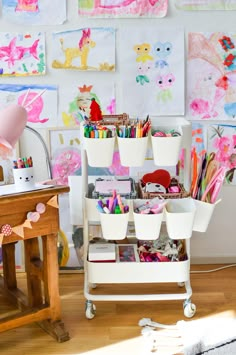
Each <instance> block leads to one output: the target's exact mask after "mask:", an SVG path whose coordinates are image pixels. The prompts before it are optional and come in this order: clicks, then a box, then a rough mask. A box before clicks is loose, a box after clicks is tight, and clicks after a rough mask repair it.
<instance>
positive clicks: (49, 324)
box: [39, 234, 70, 342]
mask: <svg viewBox="0 0 236 355" xmlns="http://www.w3.org/2000/svg"><path fill="white" fill-rule="evenodd" d="M42 242H43V270H44V271H43V282H44V292H45V302H46V303H48V304H49V307H50V313H51V318H50V319H48V320H43V321H41V322H39V325H40V326H41V327H42V328H43V329H44V330H45V331H46V332H48V333H49V334H50V335H51V336H53V337H54V338H56V340H57V341H58V342H64V341H67V340H69V339H70V336H69V333H68V332H67V331H66V330H65V328H64V323H63V322H62V321H61V300H60V295H59V277H58V271H59V268H58V254H57V235H55V234H50V235H45V236H43V237H42Z"/></svg>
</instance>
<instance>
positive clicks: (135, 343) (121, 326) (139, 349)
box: [0, 265, 236, 355]
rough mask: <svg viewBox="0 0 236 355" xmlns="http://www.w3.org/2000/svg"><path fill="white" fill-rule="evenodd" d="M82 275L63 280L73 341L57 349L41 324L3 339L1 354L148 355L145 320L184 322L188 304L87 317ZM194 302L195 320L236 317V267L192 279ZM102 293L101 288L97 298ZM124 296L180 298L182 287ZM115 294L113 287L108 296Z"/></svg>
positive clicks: (103, 305)
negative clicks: (171, 294) (176, 294)
mask: <svg viewBox="0 0 236 355" xmlns="http://www.w3.org/2000/svg"><path fill="white" fill-rule="evenodd" d="M218 266H220V265H203V266H200V265H194V266H192V270H209V269H213V268H215V267H218ZM83 277H84V276H83V274H61V275H60V295H61V301H62V314H63V321H64V323H65V326H66V329H67V330H68V331H69V333H70V336H71V339H70V340H69V341H67V342H65V343H57V342H56V341H55V340H54V339H53V338H51V337H50V336H49V335H48V334H46V333H45V332H44V331H43V330H42V329H41V328H40V327H39V326H38V325H37V324H31V325H28V326H24V327H20V328H17V329H13V330H10V331H7V332H4V333H1V336H0V353H1V354H4V355H8V354H9V355H10V354H16V355H23V354H24V355H37V354H38V355H39V354H40V355H42V354H46V355H50V354H56V355H60V354H71V355H72V354H73V355H76V354H86V355H116V354H117V355H118V354H119V355H121V354H122V355H143V354H144V351H143V344H144V339H143V336H141V328H140V327H139V325H138V322H139V320H140V319H141V318H144V317H145V318H152V320H153V321H156V322H160V323H165V324H174V323H176V322H177V321H179V320H182V319H185V320H186V321H191V320H189V319H187V318H185V317H184V315H183V308H182V305H183V301H182V300H181V301H178V300H177V301H176V300H174V301H149V302H144V301H142V302H104V301H99V302H96V308H97V312H96V316H95V318H94V319H93V320H88V319H86V317H85V299H84V296H83ZM18 283H19V285H22V286H23V287H24V284H25V278H24V275H23V274H18ZM191 285H192V289H193V296H192V302H193V303H195V304H196V306H197V312H196V315H195V316H194V318H193V319H198V318H204V317H212V316H216V315H217V316H221V315H224V316H225V315H227V316H229V317H235V316H236V267H232V268H228V269H225V270H221V271H217V272H213V273H202V274H200V273H199V274H191ZM99 289H100V286H98V287H97V290H96V292H98V290H99ZM119 290H120V292H121V293H125V292H126V293H128V294H130V293H135V292H137V293H141V294H144V293H145V292H149V293H150V292H151V293H169V292H178V286H177V285H175V284H168V285H163V284H162V285H144V284H142V285H139V286H138V285H119ZM113 291H114V286H111V285H109V287H108V292H109V293H111V292H113ZM0 301H1V305H0V312H1V314H2V313H3V312H6V311H9V310H11V306H10V305H9V304H8V302H7V300H4V299H3V296H1V295H0ZM170 344H171V343H170V341H169V340H168V341H167V343H165V342H164V343H163V344H162V345H161V347H160V348H159V350H158V351H157V352H156V353H155V354H157V355H158V354H169V355H171V354H173V353H174V352H173V350H172V348H171V346H170Z"/></svg>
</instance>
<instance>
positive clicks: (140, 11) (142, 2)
mask: <svg viewBox="0 0 236 355" xmlns="http://www.w3.org/2000/svg"><path fill="white" fill-rule="evenodd" d="M78 6H79V11H78V12H79V16H86V17H87V16H91V17H164V16H166V13H167V8H168V0H116V1H114V0H98V1H94V0H78Z"/></svg>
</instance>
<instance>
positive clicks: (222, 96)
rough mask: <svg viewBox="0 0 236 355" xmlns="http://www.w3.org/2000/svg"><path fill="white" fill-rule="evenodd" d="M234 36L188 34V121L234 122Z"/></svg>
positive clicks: (235, 55) (235, 77)
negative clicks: (189, 119) (189, 118)
mask: <svg viewBox="0 0 236 355" xmlns="http://www.w3.org/2000/svg"><path fill="white" fill-rule="evenodd" d="M235 45H236V34H232V33H228V34H226V33H221V32H216V33H208V34H207V33H205V34H204V33H190V34H189V46H188V48H189V52H188V90H187V91H188V95H187V96H188V99H187V100H188V102H187V110H188V115H189V116H190V117H191V119H192V120H208V119H211V120H219V119H220V120H234V119H236V49H235Z"/></svg>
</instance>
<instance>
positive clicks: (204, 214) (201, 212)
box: [193, 200, 215, 233]
mask: <svg viewBox="0 0 236 355" xmlns="http://www.w3.org/2000/svg"><path fill="white" fill-rule="evenodd" d="M194 203H195V206H196V213H195V218H194V224H193V230H194V231H195V232H202V233H204V232H206V230H207V228H208V225H209V223H210V220H211V217H212V214H213V212H214V209H215V204H214V203H208V202H203V201H199V200H194Z"/></svg>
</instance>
